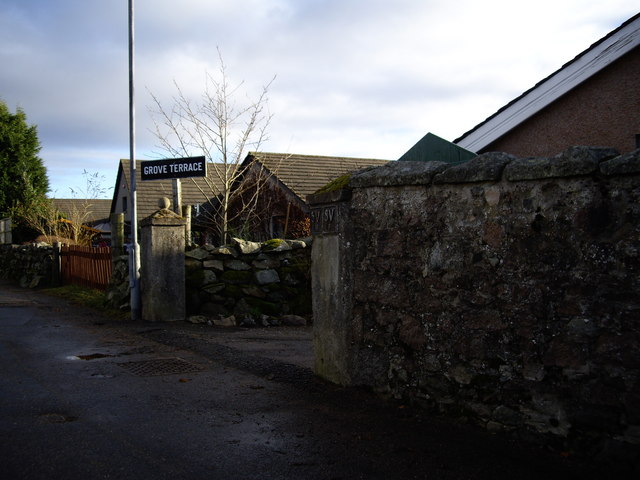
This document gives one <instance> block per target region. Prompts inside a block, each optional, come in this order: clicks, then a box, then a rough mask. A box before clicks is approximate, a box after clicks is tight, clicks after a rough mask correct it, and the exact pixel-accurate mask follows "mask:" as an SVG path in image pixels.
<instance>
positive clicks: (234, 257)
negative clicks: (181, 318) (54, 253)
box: [107, 239, 311, 326]
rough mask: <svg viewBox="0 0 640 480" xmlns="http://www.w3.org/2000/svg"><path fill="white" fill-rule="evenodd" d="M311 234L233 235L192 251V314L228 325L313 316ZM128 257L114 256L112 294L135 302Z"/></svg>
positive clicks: (117, 303)
mask: <svg viewBox="0 0 640 480" xmlns="http://www.w3.org/2000/svg"><path fill="white" fill-rule="evenodd" d="M310 247H311V239H305V240H270V241H268V242H263V243H255V242H247V241H243V240H240V239H233V241H232V243H231V244H229V245H226V246H223V247H214V246H213V245H205V246H203V247H198V248H195V249H192V250H189V251H188V252H186V254H185V256H186V259H185V265H186V302H187V314H188V320H189V321H191V322H193V323H210V324H216V325H223V326H234V325H245V326H256V325H257V326H267V325H271V324H274V325H275V324H280V323H288V324H292V325H300V324H307V323H309V322H310V321H311V272H310V268H311V248H310ZM129 293H130V288H129V271H128V257H127V256H126V255H125V256H121V257H117V258H116V259H114V268H113V276H112V278H111V284H110V286H109V289H108V290H107V298H108V299H109V301H110V303H111V304H112V305H113V306H114V307H117V308H121V309H128V308H129Z"/></svg>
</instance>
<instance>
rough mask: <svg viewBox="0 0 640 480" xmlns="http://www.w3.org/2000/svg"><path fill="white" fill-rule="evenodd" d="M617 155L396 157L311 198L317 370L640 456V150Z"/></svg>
mask: <svg viewBox="0 0 640 480" xmlns="http://www.w3.org/2000/svg"><path fill="white" fill-rule="evenodd" d="M616 155H617V154H616V153H615V151H612V150H611V149H586V148H573V149H570V150H567V151H566V152H564V153H563V154H562V155H561V156H559V157H556V158H546V159H534V160H531V159H520V158H515V157H513V156H509V155H506V154H486V155H484V156H480V157H477V158H475V159H474V160H472V161H470V162H468V163H467V164H464V165H458V166H454V167H450V166H447V165H446V164H443V163H435V162H433V163H420V162H392V163H391V164H389V165H388V166H385V167H380V168H377V169H374V170H371V171H369V172H366V173H362V174H356V175H354V176H353V177H352V178H351V181H350V187H351V198H350V199H349V196H342V197H341V198H342V201H341V202H336V203H334V204H332V203H330V201H327V198H326V197H323V196H315V197H312V198H310V203H311V207H312V219H313V220H314V224H313V231H314V246H313V248H314V255H313V263H312V277H313V282H314V283H313V284H314V290H313V295H314V298H313V306H314V336H315V335H316V334H320V335H323V336H324V338H325V339H326V338H331V340H332V341H331V342H327V341H324V340H323V341H318V342H315V345H316V362H318V358H320V359H321V360H322V363H323V364H324V365H330V366H331V368H329V369H326V370H322V369H318V368H316V371H317V373H319V374H320V375H323V376H324V377H325V378H328V379H329V380H332V381H335V382H338V383H345V384H351V385H368V386H372V387H373V388H374V389H376V390H377V391H379V392H383V393H385V394H388V395H390V396H393V397H395V398H399V399H403V401H410V402H415V403H417V404H421V405H423V406H425V407H427V408H430V409H435V410H437V411H439V412H444V413H446V414H449V415H455V416H458V417H461V418H464V419H466V420H468V421H472V422H475V423H477V424H479V425H482V426H484V427H486V428H488V429H490V430H493V431H514V432H518V433H520V434H521V435H523V436H525V437H528V438H529V437H531V436H534V437H535V438H541V439H543V440H544V441H546V442H549V444H552V445H555V446H557V447H558V448H562V449H565V451H566V450H569V451H572V450H576V451H580V452H582V453H587V454H593V455H598V454H603V452H609V453H611V452H617V453H620V452H622V453H623V454H625V455H627V457H628V456H629V455H630V454H633V455H632V456H634V458H635V455H637V452H638V449H637V446H638V444H640V415H639V414H638V405H640V350H639V349H638V345H639V344H640V324H639V323H638V312H639V311H640V295H639V294H638V292H640V150H639V151H635V152H634V153H633V154H631V155H628V156H621V157H619V156H616ZM345 199H346V200H345ZM316 248H317V249H318V252H316ZM323 252H328V254H327V255H324V256H323ZM345 269H346V271H343V270H345ZM324 277H326V279H324ZM323 279H324V280H323ZM336 282H337V284H336ZM341 282H342V283H341ZM316 285H319V286H320V287H321V286H322V285H330V286H331V291H335V292H341V295H342V294H344V292H346V293H347V294H348V298H341V297H340V296H338V295H330V293H327V291H323V290H322V288H315V286H316ZM325 290H326V288H325ZM347 310H348V311H347ZM336 318H337V319H340V320H339V321H334V323H333V324H331V325H330V327H331V328H330V330H331V331H330V332H329V334H327V332H324V331H323V330H322V329H317V328H316V327H317V326H318V323H319V322H322V319H327V321H326V322H325V323H327V324H328V323H329V322H331V321H333V320H332V319H334V320H335V319H336ZM318 340H322V339H318ZM634 452H635V453H634Z"/></svg>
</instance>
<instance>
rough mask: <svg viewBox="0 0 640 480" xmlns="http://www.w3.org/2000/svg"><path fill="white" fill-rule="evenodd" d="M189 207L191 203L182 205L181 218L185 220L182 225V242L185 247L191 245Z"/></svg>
mask: <svg viewBox="0 0 640 480" xmlns="http://www.w3.org/2000/svg"><path fill="white" fill-rule="evenodd" d="M191 208H192V207H191V205H183V206H182V218H184V219H185V221H186V222H187V223H185V226H184V244H185V245H186V246H187V247H190V246H191Z"/></svg>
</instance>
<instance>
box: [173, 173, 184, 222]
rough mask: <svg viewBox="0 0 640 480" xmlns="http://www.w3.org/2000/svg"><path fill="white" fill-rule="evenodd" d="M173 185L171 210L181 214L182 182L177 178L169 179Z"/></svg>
mask: <svg viewBox="0 0 640 480" xmlns="http://www.w3.org/2000/svg"><path fill="white" fill-rule="evenodd" d="M171 184H172V186H173V211H174V212H175V213H176V215H178V216H182V183H180V179H179V178H174V179H172V180H171Z"/></svg>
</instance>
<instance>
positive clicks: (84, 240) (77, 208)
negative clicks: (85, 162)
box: [65, 170, 106, 245]
mask: <svg viewBox="0 0 640 480" xmlns="http://www.w3.org/2000/svg"><path fill="white" fill-rule="evenodd" d="M82 176H83V177H84V180H85V185H84V187H83V188H80V187H76V188H71V187H69V190H70V191H71V196H72V197H73V198H74V199H77V200H78V202H74V203H71V204H70V206H69V211H68V212H65V213H66V217H67V220H68V222H65V223H67V229H68V232H69V238H71V239H72V240H74V241H75V242H76V243H77V244H78V245H91V242H92V240H93V237H95V236H96V234H97V233H98V232H97V231H96V230H94V229H91V228H88V227H87V226H86V225H85V224H86V223H87V221H88V220H89V219H90V218H91V217H92V216H93V213H94V210H95V200H96V199H97V198H98V197H100V196H102V195H103V194H104V193H105V192H106V188H104V187H103V186H102V182H103V181H104V180H105V177H104V175H100V174H99V173H98V172H94V173H90V172H87V171H86V170H83V172H82Z"/></svg>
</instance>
